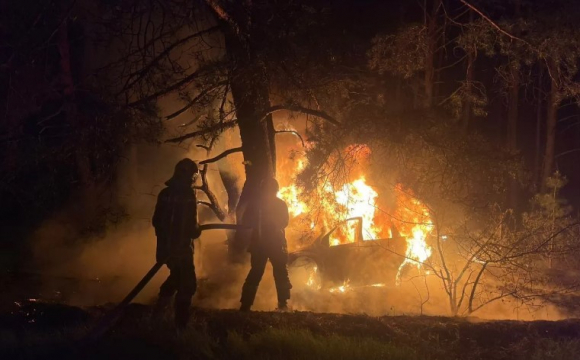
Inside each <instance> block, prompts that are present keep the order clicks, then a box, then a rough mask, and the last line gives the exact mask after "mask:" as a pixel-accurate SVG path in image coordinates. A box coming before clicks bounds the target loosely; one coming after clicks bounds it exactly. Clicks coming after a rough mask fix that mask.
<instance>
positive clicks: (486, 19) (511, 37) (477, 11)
mask: <svg viewBox="0 0 580 360" xmlns="http://www.w3.org/2000/svg"><path fill="white" fill-rule="evenodd" d="M460 1H461V2H462V3H463V4H464V5H465V6H467V7H468V8H470V9H471V10H473V11H475V12H476V13H478V14H479V16H481V17H482V18H483V19H484V20H485V21H487V22H488V23H490V24H491V26H493V27H494V28H496V29H497V30H498V31H499V32H500V33H502V34H504V35H506V36H507V37H509V38H510V39H513V40H518V41H522V42H524V43H525V44H527V45H529V46H530V47H532V45H531V44H530V43H529V42H527V41H526V40H524V39H522V38H519V37H517V36H514V35H512V34H510V33H509V32H507V31H505V30H504V29H502V28H501V27H500V26H499V25H498V24H496V23H495V22H494V21H493V20H491V19H490V18H489V17H488V16H486V15H485V14H484V13H483V12H482V11H481V10H479V9H478V8H476V7H475V6H473V5H471V4H470V3H468V2H467V1H465V0H460Z"/></svg>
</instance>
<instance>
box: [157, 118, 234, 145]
mask: <svg viewBox="0 0 580 360" xmlns="http://www.w3.org/2000/svg"><path fill="white" fill-rule="evenodd" d="M237 124H238V120H237V119H234V120H231V121H228V122H224V123H220V124H216V125H213V126H210V127H208V128H206V129H202V130H198V131H194V132H192V133H188V134H185V135H181V136H178V137H174V138H171V139H167V140H165V141H164V142H166V143H180V142H182V141H184V140H187V139H192V138H195V137H198V136H204V135H208V134H211V133H213V132H218V131H224V130H227V129H231V128H233V127H234V126H236V125H237Z"/></svg>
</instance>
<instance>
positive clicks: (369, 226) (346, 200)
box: [278, 145, 433, 293]
mask: <svg viewBox="0 0 580 360" xmlns="http://www.w3.org/2000/svg"><path fill="white" fill-rule="evenodd" d="M354 147H356V150H357V151H358V152H359V153H360V154H362V155H360V156H362V157H368V156H369V155H370V149H369V148H368V146H366V145H352V146H351V147H349V148H347V150H346V151H349V150H352V148H354ZM357 160H358V159H357ZM358 163H359V164H360V163H364V161H360V162H358ZM295 164H296V165H295V167H294V169H293V170H294V173H293V174H284V175H286V176H287V177H289V178H291V179H294V177H295V176H296V174H298V173H299V172H300V171H302V170H303V169H304V168H305V166H306V159H305V158H298V159H295ZM360 167H361V166H359V168H360ZM357 170H359V171H358V172H357V173H358V176H356V177H355V178H354V180H352V181H350V182H346V183H344V184H343V185H342V186H339V187H338V188H335V187H333V186H332V185H331V184H330V183H328V182H326V183H321V184H319V185H318V186H317V187H316V190H315V194H314V195H310V196H308V197H306V196H304V195H303V194H301V193H300V189H299V188H298V187H297V186H296V184H294V183H290V184H288V185H287V186H283V187H281V188H280V191H279V192H278V196H279V197H280V198H281V199H283V200H284V201H285V202H286V204H287V205H288V211H289V213H290V216H291V218H292V219H294V218H298V219H305V220H307V221H306V223H307V224H309V226H308V228H309V229H308V230H309V231H312V230H313V229H315V228H316V227H318V226H322V227H323V230H324V231H328V230H330V229H332V228H334V227H335V226H337V224H339V225H338V227H337V228H336V230H335V231H333V232H332V233H331V236H330V238H329V245H330V246H337V245H341V244H348V243H353V242H356V241H357V222H356V221H349V222H347V223H344V220H346V219H350V218H362V237H363V239H362V240H375V239H381V238H390V237H392V233H391V226H392V225H394V226H395V228H397V230H398V231H399V233H400V235H401V236H403V237H405V238H406V245H407V248H406V252H405V254H401V255H402V257H403V258H404V260H403V262H402V263H401V265H400V266H399V271H398V273H397V277H396V283H397V284H399V283H400V281H401V276H402V275H401V273H402V270H403V269H404V268H405V267H406V266H407V265H412V266H415V267H416V268H418V269H421V268H422V266H423V264H424V262H425V261H426V260H427V259H429V257H430V256H431V254H432V249H431V247H430V246H429V245H428V244H427V242H426V239H427V236H428V235H429V233H430V232H431V230H432V228H433V224H432V222H431V219H430V217H429V212H428V211H427V208H426V207H425V206H424V205H423V204H422V203H421V202H420V201H418V200H417V199H416V198H415V197H414V196H413V195H412V194H411V193H410V192H409V191H404V190H403V187H402V186H401V185H397V186H396V187H395V189H394V190H395V195H396V209H395V211H394V212H393V215H394V216H392V218H391V219H389V218H387V217H385V216H384V214H380V211H378V200H379V194H378V193H377V191H376V190H375V189H374V188H373V187H371V186H370V185H368V184H367V179H366V176H365V175H364V173H363V172H362V170H363V169H357ZM315 211H318V213H317V214H318V215H317V216H315V217H314V218H309V216H310V215H311V213H313V212H315ZM381 215H382V216H381ZM341 223H342V224H341ZM347 287H348V286H347V284H343V286H342V289H341V287H337V288H336V289H334V292H339V293H343V292H345V290H346V288H347Z"/></svg>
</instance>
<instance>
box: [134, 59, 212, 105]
mask: <svg viewBox="0 0 580 360" xmlns="http://www.w3.org/2000/svg"><path fill="white" fill-rule="evenodd" d="M214 65H217V64H213V65H209V66H204V67H202V68H200V69H198V70H197V71H195V72H193V73H191V74H189V75H187V76H186V77H184V78H183V79H181V80H179V81H178V82H176V83H174V84H172V85H170V86H168V87H166V88H164V89H162V90H159V91H157V92H155V93H153V94H151V95H148V96H146V97H144V98H142V99H139V100H135V101H133V102H130V103H128V104H127V106H130V107H135V106H139V105H143V104H145V103H147V102H149V101H152V100H155V99H157V98H159V97H161V96H163V95H167V94H169V93H170V92H173V91H175V90H177V89H179V88H180V87H182V86H184V85H186V84H188V83H190V82H192V81H193V80H195V79H196V78H198V77H201V76H203V75H205V74H206V73H208V72H209V71H210V69H211V70H213V66H214Z"/></svg>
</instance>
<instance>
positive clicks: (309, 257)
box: [288, 217, 407, 292]
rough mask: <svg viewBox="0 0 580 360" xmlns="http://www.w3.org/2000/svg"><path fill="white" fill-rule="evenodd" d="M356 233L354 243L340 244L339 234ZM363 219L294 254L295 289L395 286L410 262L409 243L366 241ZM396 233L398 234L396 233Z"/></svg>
mask: <svg viewBox="0 0 580 360" xmlns="http://www.w3.org/2000/svg"><path fill="white" fill-rule="evenodd" d="M344 229H352V230H354V231H350V233H351V234H354V238H353V239H349V240H350V241H346V242H345V241H341V242H338V241H336V239H337V235H338V234H336V233H337V232H341V230H343V231H342V233H344ZM362 229H363V218H362V217H355V218H350V219H347V220H345V221H344V222H342V223H341V224H339V225H337V226H335V227H334V228H332V229H331V230H330V231H328V232H327V233H326V234H324V235H322V236H320V237H318V238H317V239H316V240H315V241H314V242H312V244H311V245H309V246H307V247H304V248H302V249H299V250H297V251H294V252H291V253H290V254H289V259H288V265H289V268H290V273H291V274H292V277H293V278H294V283H295V285H298V287H300V285H306V286H307V287H308V288H310V289H315V290H318V289H328V290H330V291H331V292H332V291H344V289H345V286H348V287H349V288H357V287H368V286H375V287H383V286H391V285H395V282H396V279H397V276H398V273H399V268H400V267H401V265H402V263H404V260H405V259H406V257H405V253H406V247H407V241H406V240H407V239H406V238H405V237H401V236H397V237H391V238H378V239H364V237H363V231H362ZM392 233H397V231H396V229H393V231H392Z"/></svg>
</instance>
